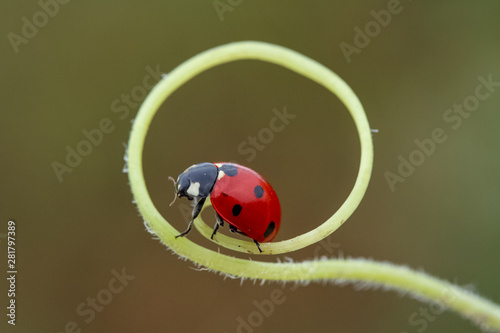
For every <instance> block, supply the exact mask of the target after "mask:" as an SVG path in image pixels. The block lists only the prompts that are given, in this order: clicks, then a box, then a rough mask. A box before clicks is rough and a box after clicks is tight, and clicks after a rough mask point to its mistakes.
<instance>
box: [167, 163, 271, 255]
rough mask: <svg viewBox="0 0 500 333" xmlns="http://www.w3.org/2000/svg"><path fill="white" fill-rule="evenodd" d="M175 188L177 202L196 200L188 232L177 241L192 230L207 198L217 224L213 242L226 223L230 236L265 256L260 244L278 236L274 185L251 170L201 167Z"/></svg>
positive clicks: (184, 176)
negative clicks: (249, 242) (241, 238)
mask: <svg viewBox="0 0 500 333" xmlns="http://www.w3.org/2000/svg"><path fill="white" fill-rule="evenodd" d="M170 179H171V180H173V178H171V177H170ZM173 181H174V180H173ZM174 186H175V194H176V197H175V198H177V197H179V198H181V197H187V198H188V199H189V200H194V209H193V212H192V215H191V221H190V222H189V225H188V228H187V229H186V231H184V232H182V233H181V234H179V235H177V236H176V238H177V237H183V236H185V235H187V233H188V232H189V231H190V230H191V227H192V225H193V221H194V219H196V217H198V215H199V214H200V212H201V209H202V208H203V205H204V204H205V200H206V198H207V197H208V196H210V200H211V201H212V206H213V207H214V209H215V218H216V221H217V222H216V224H215V228H214V232H213V233H212V237H211V238H212V239H213V237H214V235H215V234H216V233H217V229H219V227H222V226H223V225H224V221H225V222H227V223H228V224H229V230H230V231H231V232H237V233H240V234H243V235H245V236H248V237H250V238H251V239H253V241H254V242H255V244H256V245H257V248H258V249H259V251H260V252H262V250H261V249H260V246H259V243H265V242H270V241H272V240H273V239H274V237H276V234H277V233H278V230H279V228H280V223H281V207H280V202H279V200H278V197H277V196H276V193H275V192H274V190H273V188H272V187H271V185H270V184H269V183H268V182H267V181H265V180H264V178H262V177H261V176H260V175H259V174H258V173H257V172H255V171H253V170H252V169H249V168H247V167H244V166H242V165H239V164H235V163H224V162H222V163H199V164H195V165H192V166H190V167H189V168H187V169H186V170H185V171H184V172H183V173H181V174H180V175H179V177H177V181H174ZM175 198H174V201H175ZM172 203H173V202H172Z"/></svg>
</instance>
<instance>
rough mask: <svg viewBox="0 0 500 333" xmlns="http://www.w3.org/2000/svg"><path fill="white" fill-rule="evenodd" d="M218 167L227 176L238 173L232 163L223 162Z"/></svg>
mask: <svg viewBox="0 0 500 333" xmlns="http://www.w3.org/2000/svg"><path fill="white" fill-rule="evenodd" d="M219 169H220V170H222V171H224V173H225V174H226V176H229V177H234V176H236V175H237V174H238V168H237V167H235V166H234V165H232V164H223V165H222V166H221V167H220V168H219Z"/></svg>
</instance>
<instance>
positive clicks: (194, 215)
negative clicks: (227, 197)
mask: <svg viewBox="0 0 500 333" xmlns="http://www.w3.org/2000/svg"><path fill="white" fill-rule="evenodd" d="M206 199H207V198H201V199H197V198H196V201H195V202H196V205H195V206H194V209H193V213H192V214H191V216H192V217H191V221H189V224H188V227H187V229H186V230H185V231H183V232H181V233H180V234H178V235H177V236H175V238H177V237H184V236H186V235H187V234H188V233H189V232H190V231H191V227H192V226H193V221H194V220H195V219H196V218H197V217H198V215H200V212H201V209H202V208H203V205H204V204H205V200H206Z"/></svg>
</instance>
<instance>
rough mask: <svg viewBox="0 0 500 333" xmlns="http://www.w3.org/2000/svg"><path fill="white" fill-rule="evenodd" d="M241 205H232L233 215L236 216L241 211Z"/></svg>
mask: <svg viewBox="0 0 500 333" xmlns="http://www.w3.org/2000/svg"><path fill="white" fill-rule="evenodd" d="M241 208H242V207H241V206H240V205H234V206H233V216H238V215H240V213H241Z"/></svg>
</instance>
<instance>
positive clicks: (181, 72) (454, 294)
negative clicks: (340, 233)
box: [127, 42, 500, 331]
mask: <svg viewBox="0 0 500 333" xmlns="http://www.w3.org/2000/svg"><path fill="white" fill-rule="evenodd" d="M242 59H255V60H262V61H267V62H271V63H274V64H278V65H281V66H283V67H286V68H288V69H290V70H292V71H295V72H296V73H298V74H301V75H303V76H305V77H307V78H309V79H311V80H313V81H315V82H317V83H319V84H320V85H322V86H324V87H325V88H326V89H328V90H330V91H331V92H332V93H334V94H335V95H337V96H338V97H339V99H340V100H341V101H342V102H343V103H344V104H345V105H346V107H347V109H348V111H349V112H350V113H351V116H352V118H353V120H354V123H355V125H356V128H357V130H358V134H359V138H360V143H361V159H360V167H359V171H358V177H357V179H356V182H355V184H354V186H353V189H352V191H351V193H350V194H349V196H348V197H347V199H346V201H345V202H344V204H343V205H342V206H341V207H340V208H339V210H338V211H337V212H336V213H335V214H333V215H332V217H330V218H329V219H328V220H327V221H326V222H325V223H323V224H321V225H320V226H319V227H317V228H316V229H313V230H311V231H309V232H307V233H305V234H303V235H299V236H297V237H295V238H292V239H289V240H285V241H281V242H276V243H265V244H262V250H263V251H264V254H278V253H286V252H290V251H294V250H297V249H300V248H304V247H306V246H308V245H311V244H313V243H315V242H318V241H320V240H321V239H323V238H325V237H326V236H328V235H329V234H331V233H332V232H334V231H335V230H336V229H337V228H338V227H340V225H342V223H344V222H345V221H346V220H347V219H348V218H349V216H350V215H351V214H352V213H353V212H354V210H355V209H356V208H357V206H358V205H359V203H360V201H361V199H362V198H363V196H364V194H365V191H366V188H367V186H368V182H369V180H370V175H371V170H372V164H373V145H372V139H371V132H370V127H369V124H368V121H367V119H366V115H365V112H364V110H363V107H362V105H361V103H360V101H359V99H358V98H357V96H356V95H355V94H354V92H353V91H352V89H351V88H350V87H349V86H348V85H347V84H346V83H345V82H344V81H343V80H342V79H341V78H340V77H338V76H337V75H336V74H335V73H333V72H332V71H331V70H329V69H328V68H326V67H325V66H323V65H321V64H319V63H317V62H316V61H314V60H312V59H310V58H307V57H306V56H304V55H302V54H300V53H297V52H294V51H292V50H289V49H286V48H283V47H280V46H277V45H272V44H267V43H262V42H237V43H231V44H227V45H223V46H220V47H216V48H214V49H211V50H208V51H205V52H202V53H200V54H199V55H197V56H195V57H193V58H191V59H189V60H187V61H186V62H184V63H183V64H181V65H179V66H178V67H177V68H176V69H174V70H173V71H172V72H171V73H170V74H169V75H167V76H165V77H164V78H163V79H162V80H161V81H160V82H159V83H158V85H157V86H155V87H154V88H153V90H152V91H151V93H150V94H149V95H148V97H147V98H146V100H145V101H144V103H143V104H142V106H141V108H140V110H139V113H138V115H137V118H136V119H135V121H134V125H133V128H132V132H131V135H130V141H129V145H128V151H127V152H128V170H129V179H130V185H131V188H132V193H133V195H134V198H135V201H136V203H137V206H138V208H139V211H140V213H141V214H142V216H143V218H144V220H145V222H146V225H147V226H148V228H149V229H150V231H151V232H153V233H154V234H156V235H157V236H158V237H159V238H160V239H161V241H162V242H163V243H164V244H165V245H167V246H168V247H169V248H171V249H172V250H173V251H174V252H176V253H177V254H179V255H180V256H182V257H185V258H188V259H190V260H192V261H193V262H194V263H195V264H197V265H201V266H205V267H206V268H208V269H210V270H214V271H219V272H221V273H224V274H228V275H231V276H235V277H241V278H251V279H262V280H274V281H297V282H306V281H314V280H332V281H337V282H339V281H340V282H352V283H361V284H363V285H365V286H384V287H386V288H389V289H397V290H401V291H403V292H407V293H410V294H412V295H413V296H415V297H417V298H419V299H421V300H425V301H430V302H437V303H440V304H441V305H443V306H446V307H447V308H450V309H452V310H455V311H456V312H458V313H460V314H461V315H463V316H464V317H467V318H469V319H470V320H472V321H473V322H474V323H476V324H477V325H479V326H480V327H482V328H484V329H491V330H497V331H500V308H499V307H498V305H496V304H494V303H492V302H490V301H488V300H486V299H484V298H482V297H480V296H478V295H475V294H473V293H471V292H470V291H468V290H466V289H463V288H461V287H459V286H456V285H453V284H451V283H449V282H447V281H444V280H440V279H437V278H434V277H431V276H429V275H427V274H425V273H422V272H416V271H413V270H411V269H409V268H407V267H404V266H396V265H393V264H388V263H380V262H374V261H368V260H362V259H347V260H343V259H329V260H316V261H306V262H300V263H293V262H287V263H269V262H261V261H255V260H245V259H239V258H234V257H231V256H228V255H224V254H221V253H218V252H216V251H212V250H210V249H207V248H205V247H202V246H200V245H198V244H196V243H193V242H192V241H190V240H189V239H187V238H179V239H175V235H177V234H179V231H177V230H176V229H175V228H174V227H172V226H171V225H170V224H169V223H168V222H167V221H166V220H165V219H164V218H163V217H162V216H161V214H160V213H159V212H158V210H157V209H156V207H155V206H154V204H153V202H152V200H151V198H150V196H149V193H148V190H147V187H146V183H145V180H144V175H143V169H142V152H143V147H144V142H145V139H146V134H147V131H148V128H149V125H150V123H151V121H152V119H153V117H154V115H155V113H156V111H157V110H158V108H159V107H160V105H161V104H162V103H163V102H164V101H165V99H166V98H167V97H168V96H170V95H171V94H172V93H173V92H174V91H175V90H176V89H178V88H179V87H180V86H182V85H183V84H184V83H185V82H187V81H188V80H190V79H191V78H193V77H194V76H196V75H197V74H199V73H201V72H203V71H205V70H207V69H209V68H212V67H214V66H217V65H220V64H224V63H228V62H231V61H236V60H242ZM195 225H196V226H197V227H198V229H199V230H200V231H201V232H202V234H204V235H205V236H208V235H209V234H210V230H209V229H207V228H208V227H207V226H206V225H205V224H204V223H202V221H201V218H198V219H197V220H196V221H195ZM216 242H217V243H219V244H220V245H222V246H224V247H227V248H230V249H233V250H237V251H242V252H249V253H255V252H256V251H255V246H254V245H253V243H251V242H245V241H241V240H236V239H232V238H230V237H227V236H224V235H217V237H216Z"/></svg>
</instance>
